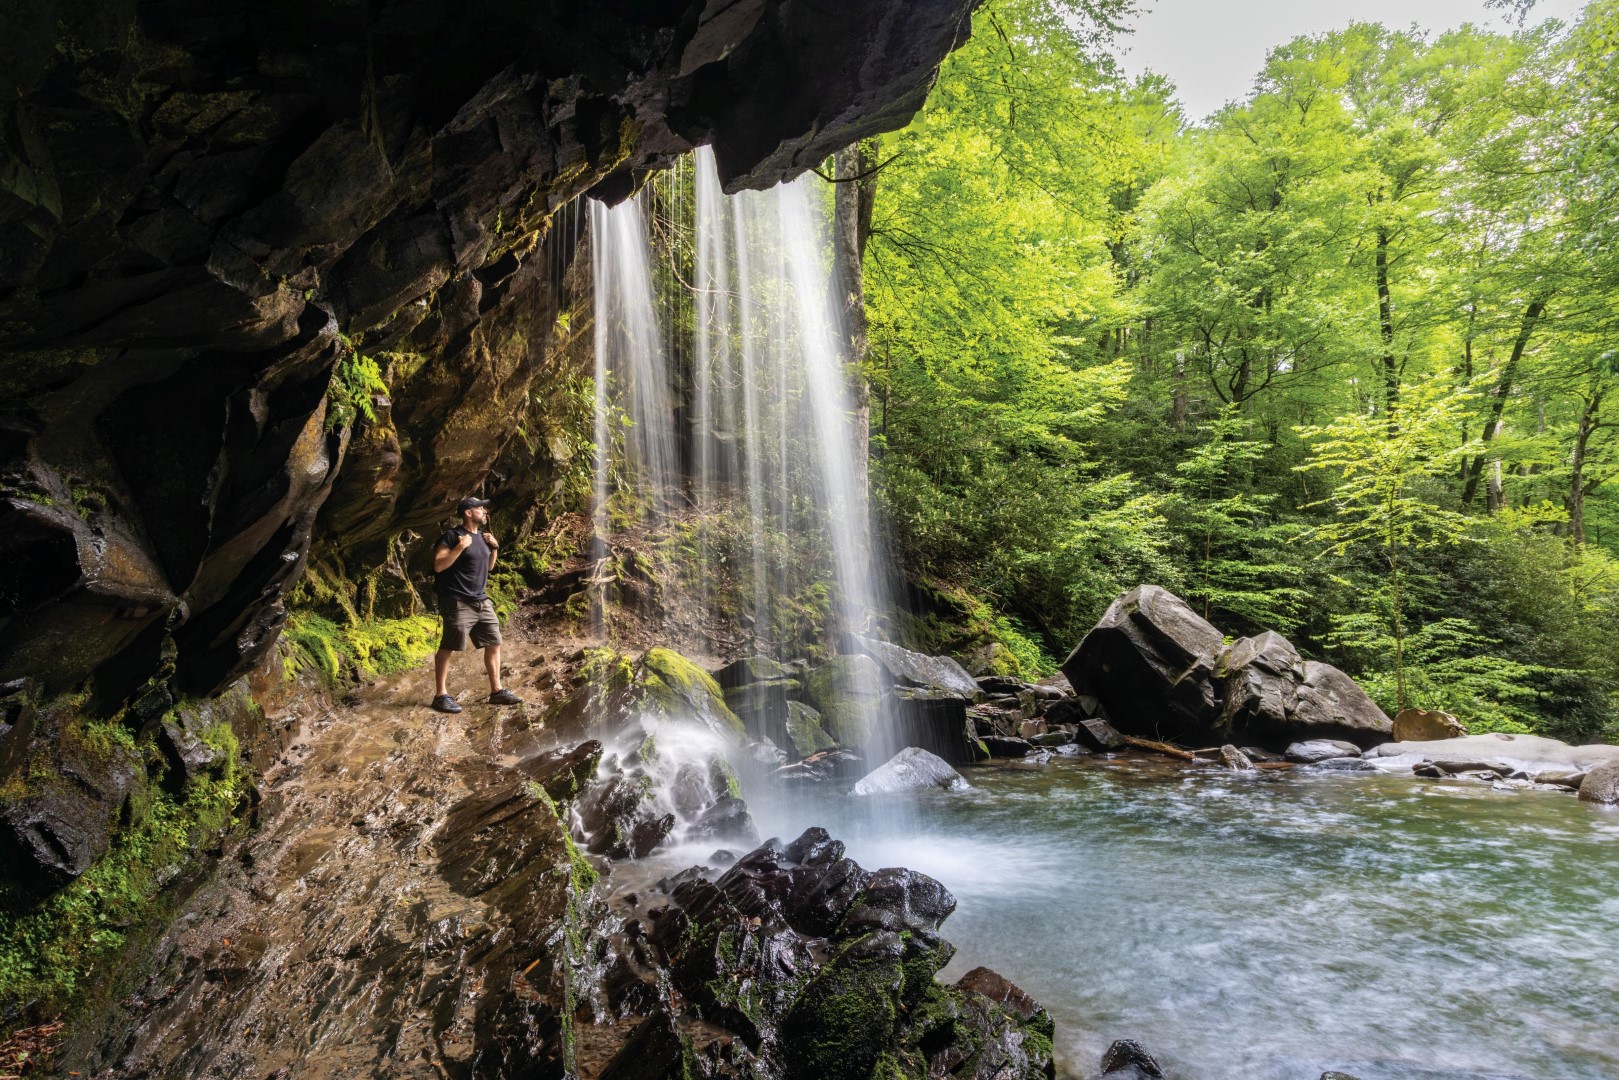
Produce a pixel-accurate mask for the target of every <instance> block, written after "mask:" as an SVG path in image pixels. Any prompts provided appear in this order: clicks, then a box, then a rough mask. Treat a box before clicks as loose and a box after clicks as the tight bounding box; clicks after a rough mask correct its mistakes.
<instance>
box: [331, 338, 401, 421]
mask: <svg viewBox="0 0 1619 1080" xmlns="http://www.w3.org/2000/svg"><path fill="white" fill-rule="evenodd" d="M387 393H388V384H387V383H386V382H385V381H383V378H382V369H381V368H380V367H379V366H378V365H377V362H376V361H375V360H373V359H371V358H370V357H369V356H361V355H360V354H359V352H357V351H356V350H355V349H353V348H352V347H350V348H348V349H347V350H345V352H344V353H343V355H342V356H340V357H338V360H337V363H336V364H334V365H333V366H332V381H331V383H330V384H329V385H328V387H327V389H326V430H327V431H335V430H337V429H338V428H345V427H348V426H349V425H350V424H352V423H354V421H355V420H357V419H361V418H364V419H365V420H368V421H372V422H375V421H376V419H377V410H376V407H375V406H374V405H373V404H372V399H373V398H374V397H375V396H376V395H378V394H382V395H386V394H387Z"/></svg>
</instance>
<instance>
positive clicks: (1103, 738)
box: [1074, 720, 1129, 754]
mask: <svg viewBox="0 0 1619 1080" xmlns="http://www.w3.org/2000/svg"><path fill="white" fill-rule="evenodd" d="M1074 741H1075V742H1077V743H1079V745H1081V746H1083V747H1085V748H1086V749H1088V750H1091V751H1094V752H1096V753H1098V754H1109V753H1114V752H1116V751H1119V750H1123V749H1124V748H1125V747H1127V746H1128V745H1129V744H1128V743H1126V742H1125V741H1124V736H1123V735H1121V734H1119V732H1118V731H1117V730H1116V729H1115V728H1114V727H1113V725H1112V724H1110V723H1108V722H1107V721H1106V720H1081V721H1079V723H1078V724H1077V725H1076V726H1075V729H1074Z"/></svg>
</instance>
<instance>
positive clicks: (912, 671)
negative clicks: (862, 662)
mask: <svg viewBox="0 0 1619 1080" xmlns="http://www.w3.org/2000/svg"><path fill="white" fill-rule="evenodd" d="M848 643H849V644H850V645H852V646H853V649H852V651H857V652H861V653H864V654H865V655H867V656H869V657H871V658H872V659H873V660H875V661H877V663H878V664H879V665H881V666H882V668H883V670H884V671H885V672H887V674H888V677H889V679H890V681H892V682H894V683H897V684H898V685H900V686H915V687H921V688H922V689H925V690H943V691H945V692H947V693H951V694H961V695H962V696H964V697H967V698H975V697H977V696H978V684H977V683H976V682H974V681H973V677H972V676H971V675H969V674H967V671H966V669H965V668H963V667H962V666H961V665H960V664H958V663H956V661H954V660H952V659H951V658H950V657H948V656H926V655H924V654H922V653H919V652H912V651H911V650H910V649H902V648H900V647H899V646H898V645H893V644H890V643H889V642H886V641H877V640H875V639H873V638H864V637H858V636H855V635H850V636H849V639H848Z"/></svg>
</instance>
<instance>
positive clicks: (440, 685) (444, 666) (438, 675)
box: [433, 649, 455, 697]
mask: <svg viewBox="0 0 1619 1080" xmlns="http://www.w3.org/2000/svg"><path fill="white" fill-rule="evenodd" d="M454 655H455V653H454V652H452V651H450V650H449V649H440V650H439V651H438V652H436V653H434V654H433V686H434V688H435V689H434V690H433V695H434V696H435V697H443V696H444V695H445V694H448V693H449V692H450V691H449V690H448V689H447V688H446V685H445V684H446V682H447V681H448V680H449V678H450V657H452V656H454Z"/></svg>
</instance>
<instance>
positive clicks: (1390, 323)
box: [1374, 228, 1400, 438]
mask: <svg viewBox="0 0 1619 1080" xmlns="http://www.w3.org/2000/svg"><path fill="white" fill-rule="evenodd" d="M1374 263H1375V266H1376V269H1377V328H1378V332H1379V333H1381V334H1382V336H1383V411H1384V416H1385V419H1386V421H1387V423H1388V429H1389V438H1393V437H1394V436H1395V435H1396V434H1397V433H1398V432H1399V426H1398V421H1397V420H1396V419H1395V416H1394V413H1395V411H1396V410H1397V409H1398V408H1399V405H1400V368H1399V365H1398V364H1396V363H1395V362H1394V302H1393V299H1392V298H1391V297H1390V295H1389V231H1388V230H1387V229H1383V228H1380V229H1378V230H1377V255H1376V257H1375V260H1374Z"/></svg>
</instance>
